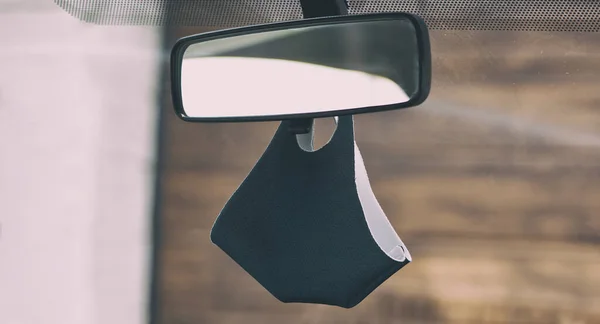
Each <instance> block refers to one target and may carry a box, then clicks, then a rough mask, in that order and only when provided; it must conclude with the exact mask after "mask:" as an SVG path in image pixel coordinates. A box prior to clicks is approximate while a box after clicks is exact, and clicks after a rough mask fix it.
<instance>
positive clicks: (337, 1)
mask: <svg viewBox="0 0 600 324" xmlns="http://www.w3.org/2000/svg"><path fill="white" fill-rule="evenodd" d="M300 5H301V6H302V16H303V17H304V18H317V17H328V16H342V15H347V14H348V0H300ZM313 124H314V119H313V118H301V119H292V120H290V133H292V134H294V135H299V134H308V133H310V132H311V131H312V128H313Z"/></svg>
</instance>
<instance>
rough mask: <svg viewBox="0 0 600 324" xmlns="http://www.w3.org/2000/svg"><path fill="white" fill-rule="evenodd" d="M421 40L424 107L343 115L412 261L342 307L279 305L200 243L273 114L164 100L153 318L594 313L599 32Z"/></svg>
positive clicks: (598, 293) (594, 319)
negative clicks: (428, 72) (263, 117)
mask: <svg viewBox="0 0 600 324" xmlns="http://www.w3.org/2000/svg"><path fill="white" fill-rule="evenodd" d="M178 32H179V36H183V35H189V34H191V33H195V32H199V30H190V29H188V30H184V29H181V30H179V31H178ZM431 37H432V47H433V59H434V79H433V80H434V84H433V89H432V94H431V97H430V99H429V100H428V101H427V102H426V104H424V105H422V106H420V107H416V108H411V109H408V110H403V111H396V112H385V113H376V114H366V115H360V116H357V117H356V137H357V142H358V145H359V147H360V148H361V151H362V153H363V156H364V159H365V163H366V166H367V171H368V172H369V175H370V178H371V181H372V185H373V189H374V191H375V194H376V195H377V197H378V199H379V201H380V203H381V205H382V207H383V209H384V210H385V211H386V213H387V215H388V217H389V218H390V220H391V221H392V223H393V225H394V227H395V228H396V230H397V231H398V233H399V235H400V237H402V239H403V240H404V242H405V243H406V245H407V246H408V248H409V249H410V250H411V253H412V255H413V259H414V262H413V263H411V264H410V265H408V266H407V267H406V268H404V269H402V270H401V271H399V272H398V273H397V274H396V275H394V276H393V277H392V278H390V279H389V280H388V281H387V282H386V283H384V284H383V285H382V286H381V287H380V288H378V289H377V290H376V291H375V292H374V293H373V294H372V295H371V296H370V297H368V298H367V299H366V300H365V301H364V302H363V303H362V304H360V305H359V306H357V307H356V308H354V309H351V310H343V309H337V308H333V307H328V306H315V305H298V304H295V305H294V304H282V303H279V302H278V301H277V300H276V299H275V298H274V297H272V296H271V295H270V294H269V293H267V291H265V290H264V289H263V288H262V287H261V286H260V285H259V284H258V283H257V282H255V281H254V280H253V279H252V278H251V277H250V276H249V275H248V274H246V273H245V272H244V271H243V270H242V269H241V268H240V267H239V266H238V265H237V264H235V263H234V262H233V261H232V260H230V259H229V258H228V257H227V256H226V255H225V254H224V253H223V252H222V251H221V250H219V249H218V248H217V247H215V246H213V245H212V244H211V242H210V239H209V232H210V229H211V226H212V223H213V222H214V220H215V218H216V216H217V214H218V213H219V211H220V209H221V208H222V207H223V205H224V204H225V202H226V200H227V199H228V198H229V196H230V195H231V194H232V193H233V191H234V190H235V189H236V188H237V186H238V185H239V184H240V182H241V181H242V180H243V179H244V177H245V176H246V174H247V173H248V172H249V171H250V170H251V168H252V166H253V165H254V163H255V162H256V160H257V159H258V157H259V156H260V155H261V154H262V152H263V150H264V149H265V147H266V145H267V144H268V142H269V141H270V139H271V136H272V135H273V132H274V130H275V128H276V127H277V123H245V124H192V123H185V122H183V121H180V120H179V119H178V118H177V117H176V116H175V115H174V113H172V107H171V106H170V104H168V103H167V104H166V105H165V109H166V110H168V112H167V113H166V115H167V117H168V118H167V121H166V131H167V133H166V136H167V137H166V138H167V143H166V147H165V152H164V154H165V160H164V163H165V173H164V175H163V176H164V178H163V183H164V188H163V196H162V199H163V204H162V210H161V222H162V230H161V236H162V240H161V245H160V246H159V249H160V251H159V255H160V269H159V270H160V272H159V274H160V277H159V281H158V290H159V293H160V303H159V305H158V307H159V317H158V318H157V320H158V321H157V322H158V323H165V324H166V323H169V324H188V323H190V324H191V323H194V324H199V323H215V324H217V323H219V324H221V323H223V324H225V323H267V324H269V323H288V324H295V323H372V324H378V323H381V324H383V323H405V324H406V323H477V324H479V323H540V324H549V323H560V324H579V323H600V199H599V198H600V131H599V129H600V90H599V89H598V87H599V86H600V63H599V59H600V54H598V53H600V35H598V34H573V33H525V32H523V33H515V32H472V31H459V32H451V31H432V32H431ZM199 91H201V89H199ZM292 100H293V99H292ZM330 129H331V125H330V123H329V124H327V121H321V120H320V121H318V128H317V136H318V137H320V138H321V141H323V140H322V138H323V137H327V136H329V134H328V133H327V131H328V130H329V131H330Z"/></svg>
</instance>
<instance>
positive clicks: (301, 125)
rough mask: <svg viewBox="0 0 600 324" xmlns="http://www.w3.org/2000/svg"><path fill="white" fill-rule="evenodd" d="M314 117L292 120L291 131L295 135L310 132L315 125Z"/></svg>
mask: <svg viewBox="0 0 600 324" xmlns="http://www.w3.org/2000/svg"><path fill="white" fill-rule="evenodd" d="M313 123H314V119H313V118H301V119H292V120H290V133H292V134H294V135H300V134H308V133H310V132H311V130H312V127H313Z"/></svg>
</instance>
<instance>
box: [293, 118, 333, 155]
mask: <svg viewBox="0 0 600 324" xmlns="http://www.w3.org/2000/svg"><path fill="white" fill-rule="evenodd" d="M338 121H339V117H338V116H334V117H333V122H334V123H335V131H333V134H332V135H331V137H332V138H333V135H335V132H337V126H338ZM329 140H330V141H331V138H330V139H329ZM296 142H298V146H299V147H300V148H301V149H302V150H303V151H305V152H314V151H315V120H314V119H313V120H312V126H311V128H310V131H309V132H308V133H306V134H297V135H296Z"/></svg>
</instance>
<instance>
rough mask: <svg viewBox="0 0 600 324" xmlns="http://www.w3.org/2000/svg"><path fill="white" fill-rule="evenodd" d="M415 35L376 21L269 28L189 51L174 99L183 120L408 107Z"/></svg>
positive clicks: (413, 88) (413, 87) (413, 86)
mask: <svg viewBox="0 0 600 324" xmlns="http://www.w3.org/2000/svg"><path fill="white" fill-rule="evenodd" d="M418 48H419V47H418V39H417V33H416V29H415V27H414V25H413V23H412V22H411V21H410V20H408V19H384V20H382V19H379V20H371V21H355V22H344V23H335V24H331V25H321V26H310V27H299V28H294V29H286V30H270V31H266V32H265V31H262V32H256V33H253V34H245V35H238V36H231V37H226V38H221V39H214V40H208V41H203V42H198V43H194V44H191V45H189V46H188V47H187V48H186V50H185V52H184V54H183V60H182V63H181V64H182V65H181V96H182V105H183V109H184V112H185V114H186V115H187V116H189V117H196V118H217V117H219V118H222V117H233V118H235V117H256V116H279V115H295V114H305V113H319V112H331V111H343V110H348V109H357V108H365V107H377V106H384V105H393V104H399V103H405V102H408V101H409V100H410V99H411V98H412V97H413V96H415V94H416V93H417V92H418V90H419V89H418V87H419V84H420V83H419V81H420V80H419V77H420V73H419V72H420V66H419V62H420V60H419V54H420V53H419V49H418Z"/></svg>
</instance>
